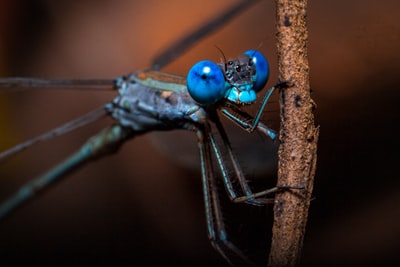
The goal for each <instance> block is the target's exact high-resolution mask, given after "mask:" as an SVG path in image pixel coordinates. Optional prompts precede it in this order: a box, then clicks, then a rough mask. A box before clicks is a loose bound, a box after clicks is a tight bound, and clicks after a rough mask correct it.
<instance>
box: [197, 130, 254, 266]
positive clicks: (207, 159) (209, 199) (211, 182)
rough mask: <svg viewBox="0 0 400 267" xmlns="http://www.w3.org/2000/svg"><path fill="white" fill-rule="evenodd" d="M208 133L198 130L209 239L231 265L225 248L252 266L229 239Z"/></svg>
mask: <svg viewBox="0 0 400 267" xmlns="http://www.w3.org/2000/svg"><path fill="white" fill-rule="evenodd" d="M208 131H209V129H207V128H205V129H198V130H197V138H198V147H199V151H200V163H201V174H202V184H203V195H204V206H205V212H206V220H207V232H208V238H209V239H210V241H211V244H212V246H213V247H214V248H215V249H216V250H217V251H218V252H219V253H220V254H221V255H222V257H223V258H224V259H225V260H226V261H227V262H228V263H229V264H231V265H233V262H232V261H231V259H230V258H229V257H228V255H227V254H226V252H225V251H224V248H225V249H228V250H229V251H231V252H233V253H234V254H235V255H237V256H238V257H239V258H241V259H242V260H243V261H244V262H246V263H248V264H252V262H251V261H250V260H249V259H247V257H246V256H245V255H244V254H243V253H242V252H241V251H240V250H239V249H238V248H237V247H236V246H235V245H234V244H233V243H232V242H230V241H229V240H228V238H227V234H226V230H225V226H224V222H223V216H222V212H221V207H220V203H219V197H218V190H217V186H216V181H215V177H214V173H213V169H212V161H211V153H210V146H209V143H208V140H207V136H209V135H208V134H207V132H208Z"/></svg>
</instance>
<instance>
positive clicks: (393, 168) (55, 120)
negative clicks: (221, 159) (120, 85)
mask: <svg viewBox="0 0 400 267" xmlns="http://www.w3.org/2000/svg"><path fill="white" fill-rule="evenodd" d="M0 5H1V6H0V31H1V36H0V38H1V39H0V71H1V72H2V75H3V76H38V77H61V78H67V77H74V78H108V77H116V76H118V75H121V74H124V73H127V72H130V71H136V70H140V69H145V68H148V67H150V62H151V60H152V58H153V57H154V56H155V55H156V54H157V53H159V52H161V51H162V49H163V48H165V47H166V46H167V45H168V44H170V43H172V42H173V41H174V40H176V39H177V38H179V37H181V36H183V35H184V34H186V33H188V32H190V30H191V29H193V28H194V27H195V26H197V25H199V24H200V23H201V22H204V21H207V20H209V19H210V18H213V17H214V16H216V15H217V14H219V12H221V11H222V10H224V9H225V8H227V7H228V6H230V5H232V3H231V1H218V3H217V2H216V1H204V0H203V1H197V2H194V1H183V0H175V1H156V0H152V1H140V2H139V1H122V0H121V1H79V2H78V1H76V2H73V3H71V1H57V2H56V1H30V2H29V4H28V3H26V2H25V1H1V2H0ZM399 6H400V4H399V3H398V1H395V0H384V1H379V2H378V1H361V0H360V1H310V3H309V9H308V26H309V63H310V67H311V87H312V89H313V92H314V93H313V98H314V100H315V101H316V103H317V105H318V108H317V110H316V112H315V116H316V123H317V124H318V125H320V126H321V132H320V140H319V147H318V152H319V154H318V163H317V164H318V167H317V174H316V183H315V191H314V196H315V200H314V201H313V202H312V204H311V208H310V214H309V222H308V225H307V232H306V237H305V241H304V249H303V257H302V265H303V266H322V265H323V266H329V265H331V266H373V265H378V264H379V265H381V266H388V265H396V264H399V263H400V257H399V255H398V251H399V247H400V192H399V189H400V188H399V183H400V182H399V178H400V177H399V175H398V171H397V169H398V168H397V162H398V158H399V157H398V149H399V141H397V138H396V137H397V135H398V130H397V129H398V127H397V123H398V121H399V114H400V112H399V104H398V100H399V91H398V89H399V77H400V76H399V73H400V72H399V71H400V67H399V59H400V53H399V52H398V51H399V48H400V26H399V23H398V10H399ZM274 12H275V11H274V3H273V1H262V2H261V3H259V4H256V5H254V6H253V7H252V8H250V9H249V10H247V11H246V12H245V13H243V14H242V15H240V16H238V17H237V18H236V19H235V20H234V21H232V22H231V23H229V24H228V25H227V26H226V27H224V28H223V29H220V30H218V31H217V32H216V33H214V34H212V35H210V36H209V37H208V38H206V39H205V40H202V41H200V42H198V44H197V45H196V46H195V47H193V48H192V49H191V50H189V51H188V52H187V53H185V54H184V55H182V56H180V57H179V59H178V60H177V61H175V62H174V63H172V64H170V65H169V66H167V67H166V68H164V70H165V71H168V72H172V73H176V74H181V75H185V74H186V72H187V70H188V69H189V68H190V66H191V65H192V64H193V63H194V62H196V61H198V60H201V59H205V58H207V59H212V60H214V61H218V60H219V59H220V57H221V56H220V54H219V52H218V50H217V49H215V45H217V46H218V47H219V48H221V49H222V50H223V51H224V53H225V55H226V56H227V57H235V56H237V55H239V54H240V53H242V52H243V51H245V50H247V49H257V48H259V49H260V50H261V51H262V52H263V53H264V54H265V55H266V56H267V57H268V58H269V61H270V65H271V75H270V77H271V78H270V82H269V85H272V84H273V83H274V82H275V81H276V80H277V71H276V69H277V68H276V47H275V21H274V19H275V15H274ZM114 96H115V94H114V93H112V92H111V93H101V92H81V91H78V92H77V91H71V92H66V91H49V90H45V91H35V92H24V93H12V94H2V95H0V125H2V126H1V128H0V129H1V131H0V145H1V150H4V149H6V148H8V147H10V146H12V145H13V144H16V143H18V142H21V141H23V140H26V139H28V138H31V137H33V136H35V135H38V134H40V133H42V132H44V131H46V130H49V129H51V128H53V127H55V126H57V125H59V124H61V123H63V122H66V121H68V120H70V119H73V118H75V117H77V116H79V115H81V114H83V113H85V112H87V111H89V110H91V109H93V108H95V107H98V106H101V105H102V104H104V103H106V102H107V101H110V100H111V99H112V98H113V97H114ZM276 115H277V114H276V112H275V116H276ZM264 119H265V120H266V121H267V122H268V121H269V122H270V123H271V124H272V125H273V124H274V122H275V123H276V119H274V118H272V117H271V118H264ZM111 123H112V120H111V119H106V120H103V121H101V122H98V123H96V124H95V125H92V126H90V127H87V128H84V129H82V130H79V131H76V132H74V133H71V134H67V135H65V136H63V137H60V138H57V139H54V140H52V141H49V142H46V143H44V144H40V145H37V146H35V147H33V148H32V149H30V150H28V151H27V152H26V153H23V154H21V155H18V156H16V157H14V158H13V160H11V161H8V162H7V163H6V164H4V165H2V166H1V167H0V179H1V180H0V185H1V186H0V196H1V199H5V198H6V197H7V196H8V195H10V194H11V193H12V192H14V191H16V190H17V189H18V187H19V186H20V185H22V184H23V183H24V182H26V181H28V180H29V178H31V177H35V176H36V175H38V174H40V173H42V172H43V171H45V170H46V169H47V168H49V167H51V166H53V165H54V164H55V163H57V162H59V161H60V160H62V159H63V158H65V157H66V156H67V155H68V154H69V153H71V152H73V151H74V150H75V149H76V148H78V147H79V145H80V144H82V143H83V142H84V141H85V140H86V139H87V138H88V137H89V136H91V135H93V134H94V133H96V132H97V131H98V130H99V129H101V128H102V127H103V126H105V125H109V124H111ZM160 135H161V136H164V137H165V139H163V140H161V141H160V139H157V140H158V141H154V140H155V139H156V137H155V135H146V136H141V137H138V138H136V139H134V140H132V141H130V142H128V143H127V144H126V145H125V146H124V147H123V148H122V149H121V150H120V151H119V152H118V154H116V155H114V156H112V157H109V158H107V159H103V160H100V161H97V162H95V163H93V164H91V165H88V166H86V167H85V168H83V169H82V170H80V171H79V172H77V173H74V174H72V175H70V176H69V177H68V178H67V179H65V180H63V181H62V182H61V183H59V184H57V185H56V186H55V187H53V188H51V190H49V191H47V192H46V193H45V194H43V195H42V196H40V197H38V198H37V199H36V200H34V201H32V202H31V203H29V204H28V205H26V206H25V207H23V208H22V209H21V210H19V211H18V212H16V213H15V214H13V215H12V216H10V217H9V218H7V220H5V221H3V222H0V259H1V265H2V266H15V265H19V264H22V263H25V264H29V265H53V266H54V265H72V264H75V265H76V264H78V263H79V264H83V265H110V264H113V265H117V264H120V265H135V264H136V265H152V264H174V265H182V266H183V265H204V266H205V265H208V266H211V265H217V264H219V265H221V264H225V263H224V261H223V260H221V258H220V256H219V255H218V254H217V253H216V252H215V251H214V250H213V249H212V247H211V245H210V244H209V242H208V240H207V235H206V225H205V217H204V208H203V202H202V193H201V182H200V172H199V169H198V166H197V165H196V164H189V165H188V164H182V160H176V159H177V158H178V156H181V157H182V154H181V152H179V155H171V153H168V152H165V149H163V148H162V147H161V146H162V144H169V145H171V146H172V147H178V146H184V147H185V146H191V147H193V148H194V149H195V146H196V141H195V140H196V139H195V136H194V135H193V134H192V133H185V134H184V136H185V137H187V138H188V139H189V142H188V143H187V144H186V143H185V145H182V142H181V141H180V140H181V139H174V136H173V135H174V134H173V135H171V134H167V133H161V134H160ZM239 138H240V139H239V140H240V142H236V143H235V142H234V148H235V151H238V152H237V153H238V154H239V155H242V157H241V161H242V162H243V165H244V167H245V170H246V172H247V173H249V176H250V177H253V178H257V176H262V177H263V178H264V180H257V181H256V182H254V183H253V185H254V186H260V187H261V188H264V187H265V186H272V185H273V183H274V178H273V177H269V176H268V177H267V174H266V173H268V172H269V173H270V172H271V170H270V169H267V170H264V171H260V170H258V169H257V168H256V167H255V166H253V164H251V162H252V161H254V160H255V159H254V158H253V157H251V156H248V155H247V154H245V153H249V152H248V151H247V152H242V148H245V147H246V146H247V147H249V149H250V153H249V154H251V153H252V152H253V151H255V149H256V148H258V147H259V145H258V144H260V143H263V144H264V143H268V141H267V140H265V138H260V137H259V136H256V139H255V140H256V141H257V143H256V144H254V143H251V142H250V141H249V143H247V141H246V140H248V139H247V138H248V136H247V135H244V137H239ZM178 140H179V141H178ZM260 140H261V141H260ZM160 151H161V152H160ZM162 151H164V152H162ZM190 153H191V154H196V153H197V152H196V151H195V150H193V152H190ZM183 158H186V156H183ZM195 160H196V159H195ZM194 162H195V163H196V162H197V161H194ZM272 162H273V159H272ZM262 164H263V165H266V166H267V167H268V166H269V165H270V164H271V159H270V158H265V159H264V161H263V163H262ZM193 166H194V167H193ZM266 178H268V179H266ZM265 180H268V181H267V182H263V181H265ZM222 201H223V203H224V204H226V205H224V207H225V208H224V211H225V215H226V222H227V224H228V231H229V233H230V234H231V236H232V239H233V240H234V241H235V243H236V244H238V246H239V247H240V248H242V249H243V250H244V251H245V253H246V254H247V255H249V257H251V258H252V259H254V261H256V262H257V263H259V264H262V263H263V262H265V261H266V257H267V252H266V251H267V249H268V246H269V243H270V231H271V220H272V207H271V206H270V207H265V208H254V207H247V206H244V205H229V203H226V199H222Z"/></svg>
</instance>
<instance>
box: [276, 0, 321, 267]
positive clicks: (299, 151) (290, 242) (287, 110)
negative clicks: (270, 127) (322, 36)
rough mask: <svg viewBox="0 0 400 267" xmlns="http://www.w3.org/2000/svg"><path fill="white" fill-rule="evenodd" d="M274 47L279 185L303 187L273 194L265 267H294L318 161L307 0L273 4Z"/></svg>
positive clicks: (296, 262) (317, 132) (282, 1)
mask: <svg viewBox="0 0 400 267" xmlns="http://www.w3.org/2000/svg"><path fill="white" fill-rule="evenodd" d="M276 7H277V46H278V64H279V73H280V80H281V81H288V85H289V87H288V88H286V89H283V90H281V93H280V105H281V129H280V134H279V138H280V142H281V143H280V146H279V152H278V153H279V163H278V186H282V187H286V186H289V187H290V186H293V187H299V186H303V187H304V189H288V190H284V191H282V193H279V194H277V196H276V200H275V207H274V226H273V229H272V233H273V237H272V244H271V251H270V255H269V262H268V266H270V267H275V266H296V265H298V264H299V261H300V254H301V249H302V245H303V239H304V234H305V227H306V223H307V217H308V208H309V204H310V198H311V192H312V189H313V180H314V174H315V168H316V160H317V141H318V134H319V128H318V127H315V126H314V116H313V113H312V112H313V109H314V107H315V104H314V102H313V100H312V99H311V97H310V83H309V66H308V59H307V38H308V36H307V35H308V33H307V27H306V14H307V13H306V7H307V0H276Z"/></svg>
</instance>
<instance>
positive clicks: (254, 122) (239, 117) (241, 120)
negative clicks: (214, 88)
mask: <svg viewBox="0 0 400 267" xmlns="http://www.w3.org/2000/svg"><path fill="white" fill-rule="evenodd" d="M284 86H286V82H282V83H278V84H276V85H275V86H273V87H272V88H270V89H268V91H267V92H266V93H265V96H264V99H263V101H262V102H261V106H260V108H259V109H258V111H257V114H256V116H255V117H254V118H252V117H251V116H250V115H248V114H247V113H245V112H243V111H241V110H240V109H239V108H238V107H237V106H235V105H230V104H229V103H227V104H226V106H227V107H229V108H230V109H232V110H233V112H234V113H231V112H230V111H229V110H227V109H226V108H221V109H220V110H221V112H222V114H224V115H225V117H227V118H228V119H230V120H231V121H233V122H234V123H235V124H236V125H238V126H239V127H240V128H242V129H244V130H246V131H247V132H249V133H251V132H253V131H254V130H255V129H256V128H257V129H260V130H261V132H263V133H265V134H266V135H268V136H269V137H270V138H271V139H273V140H274V139H275V138H276V133H275V132H274V131H273V130H271V129H269V128H268V127H267V126H265V125H264V124H262V123H260V118H261V115H262V113H263V111H264V108H265V106H266V105H267V103H268V100H269V97H270V96H271V95H272V93H273V92H274V91H275V89H277V88H282V87H284ZM249 121H251V122H249ZM259 124H261V125H260V127H259Z"/></svg>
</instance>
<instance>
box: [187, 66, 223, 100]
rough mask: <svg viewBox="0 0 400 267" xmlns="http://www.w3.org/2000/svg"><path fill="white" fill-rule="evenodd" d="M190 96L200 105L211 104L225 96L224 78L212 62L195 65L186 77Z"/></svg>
mask: <svg viewBox="0 0 400 267" xmlns="http://www.w3.org/2000/svg"><path fill="white" fill-rule="evenodd" d="M186 84H187V88H188V91H189V94H190V96H191V97H192V98H193V99H194V100H196V101H197V102H199V103H201V104H213V103H215V102H217V101H218V100H220V99H221V98H222V97H223V96H224V95H225V76H224V74H223V73H222V70H221V69H220V68H219V67H218V65H217V64H215V63H214V62H212V61H209V60H203V61H200V62H198V63H196V64H195V65H194V66H193V67H192V68H191V69H190V70H189V73H188V75H187V77H186Z"/></svg>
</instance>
